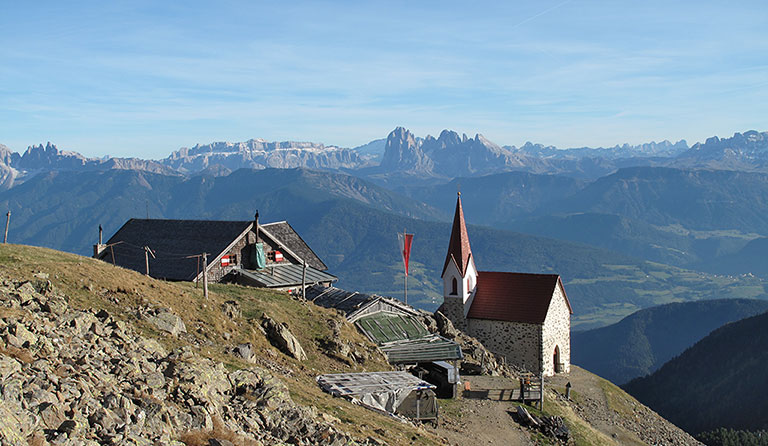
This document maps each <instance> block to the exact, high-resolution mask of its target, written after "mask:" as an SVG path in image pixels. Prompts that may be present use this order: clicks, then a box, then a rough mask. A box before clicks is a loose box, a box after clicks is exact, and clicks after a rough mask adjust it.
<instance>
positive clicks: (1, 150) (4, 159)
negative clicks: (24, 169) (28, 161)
mask: <svg viewBox="0 0 768 446" xmlns="http://www.w3.org/2000/svg"><path fill="white" fill-rule="evenodd" d="M20 158H21V155H19V154H18V153H16V152H14V151H13V150H11V149H9V148H8V147H7V146H4V145H3V144H0V164H5V165H6V166H8V167H10V166H12V165H14V164H16V163H17V162H18V161H19V159H20Z"/></svg>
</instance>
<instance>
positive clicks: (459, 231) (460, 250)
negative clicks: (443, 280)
mask: <svg viewBox="0 0 768 446" xmlns="http://www.w3.org/2000/svg"><path fill="white" fill-rule="evenodd" d="M451 261H454V262H456V267H457V268H458V270H459V273H460V274H461V277H464V276H465V275H466V273H467V268H468V267H469V264H470V262H474V261H473V260H472V249H471V248H470V246H469V235H468V234H467V225H466V223H464V210H463V209H462V207H461V192H459V193H458V197H457V198H456V213H455V214H454V216H453V229H451V241H450V242H449V244H448V254H446V256H445V264H444V265H443V272H442V273H441V274H440V277H443V276H445V270H446V268H448V265H449V264H450V263H451Z"/></svg>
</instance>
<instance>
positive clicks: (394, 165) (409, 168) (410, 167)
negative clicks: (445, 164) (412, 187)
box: [380, 127, 434, 173]
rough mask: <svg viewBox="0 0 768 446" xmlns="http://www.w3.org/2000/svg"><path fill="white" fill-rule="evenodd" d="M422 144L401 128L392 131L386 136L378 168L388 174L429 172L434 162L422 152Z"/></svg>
mask: <svg viewBox="0 0 768 446" xmlns="http://www.w3.org/2000/svg"><path fill="white" fill-rule="evenodd" d="M422 142H423V141H422V140H421V139H416V138H415V137H414V136H413V133H411V132H410V131H408V130H407V129H405V128H403V127H398V128H396V129H394V130H392V132H390V133H389V136H387V142H386V144H385V145H384V155H383V157H382V159H381V164H380V166H381V167H382V168H383V169H384V170H386V171H388V172H411V173H417V172H425V173H427V172H431V171H432V169H433V168H434V162H433V161H432V159H431V158H430V157H429V156H428V155H427V154H425V153H424V151H422V149H421V145H422Z"/></svg>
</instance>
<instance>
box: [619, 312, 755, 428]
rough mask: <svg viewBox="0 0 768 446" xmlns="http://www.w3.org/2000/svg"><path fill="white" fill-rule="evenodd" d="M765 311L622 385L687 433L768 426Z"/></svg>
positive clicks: (729, 326) (725, 328) (728, 325)
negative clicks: (655, 369)
mask: <svg viewBox="0 0 768 446" xmlns="http://www.w3.org/2000/svg"><path fill="white" fill-rule="evenodd" d="M766 345H768V313H763V314H761V315H758V316H753V317H750V318H748V319H743V320H740V321H737V322H733V323H730V324H727V325H725V326H723V327H721V328H719V329H717V330H715V331H714V332H712V333H711V334H710V335H709V336H707V337H705V338H704V339H702V340H701V341H699V342H697V343H696V344H695V345H694V346H693V347H691V348H689V349H687V350H686V351H685V352H683V353H682V354H681V355H680V356H678V357H676V358H674V359H672V360H671V361H669V362H667V363H666V364H664V366H662V367H661V368H660V369H659V370H657V371H656V372H655V373H653V374H652V375H650V376H647V377H644V378H637V379H635V380H633V381H630V382H629V383H627V384H626V385H624V389H625V390H627V392H629V393H630V394H632V395H633V396H635V397H636V398H637V399H638V400H639V401H641V402H643V403H644V404H647V405H648V406H649V407H651V408H652V409H653V410H655V411H657V412H658V413H659V414H660V415H661V416H663V417H666V418H668V419H669V420H671V421H672V422H674V423H675V424H677V425H678V426H680V427H682V428H683V429H685V430H686V431H688V432H690V433H694V434H696V433H699V432H702V431H710V430H713V429H716V428H718V427H724V428H731V429H737V430H765V429H766V428H768V418H766V415H765V414H767V413H768V399H766V398H765V395H768V381H766V379H765V364H766V361H768V349H766V348H765V346H766Z"/></svg>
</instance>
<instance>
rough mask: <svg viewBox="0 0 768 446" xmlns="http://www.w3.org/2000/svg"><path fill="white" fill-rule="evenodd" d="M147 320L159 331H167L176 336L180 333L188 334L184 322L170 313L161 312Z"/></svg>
mask: <svg viewBox="0 0 768 446" xmlns="http://www.w3.org/2000/svg"><path fill="white" fill-rule="evenodd" d="M147 320H148V321H149V322H151V323H152V324H153V325H154V326H155V327H157V328H158V329H159V330H163V331H167V332H168V333H170V334H172V335H174V336H178V335H179V333H186V332H187V327H186V326H185V325H184V321H182V320H181V318H180V317H178V316H176V315H175V314H173V313H171V312H168V311H161V312H159V313H157V314H156V315H154V316H149V317H148V318H147Z"/></svg>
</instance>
